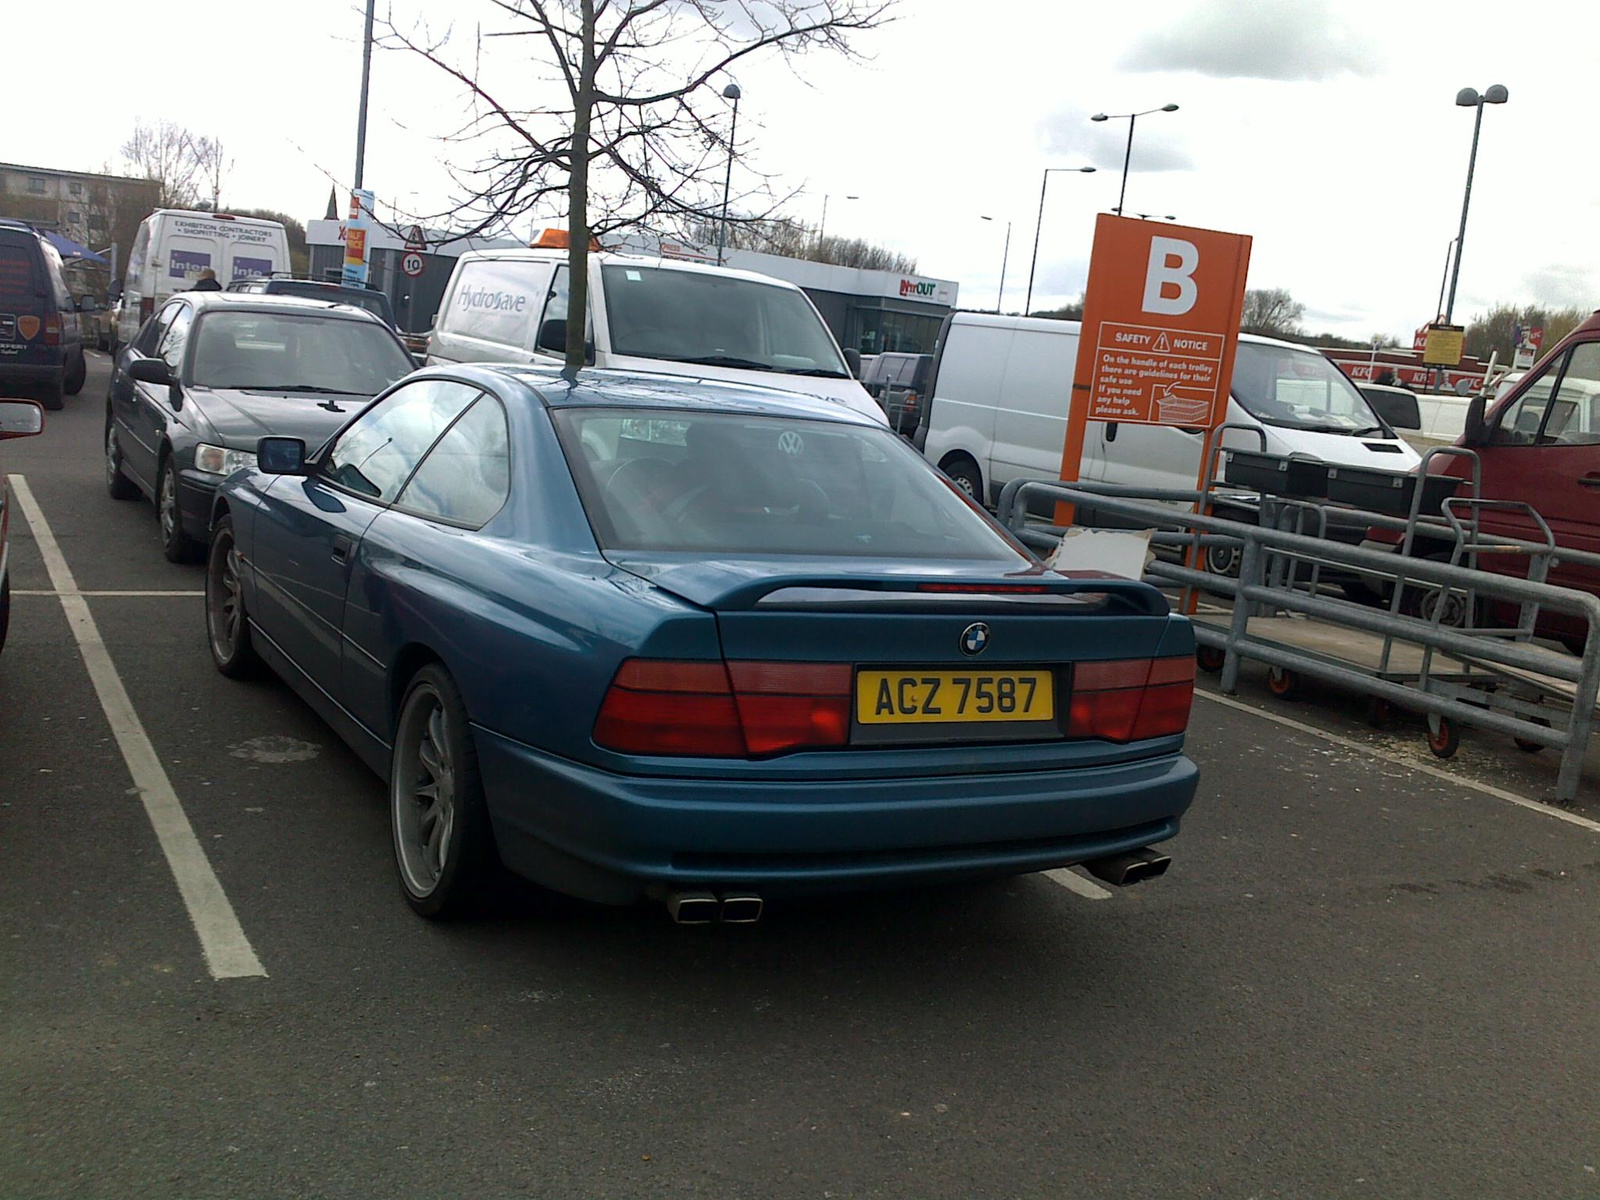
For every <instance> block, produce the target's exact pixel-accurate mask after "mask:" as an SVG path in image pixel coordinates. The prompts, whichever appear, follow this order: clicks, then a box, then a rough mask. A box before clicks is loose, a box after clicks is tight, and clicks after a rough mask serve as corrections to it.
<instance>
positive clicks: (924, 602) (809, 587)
mask: <svg viewBox="0 0 1600 1200" xmlns="http://www.w3.org/2000/svg"><path fill="white" fill-rule="evenodd" d="M713 607H715V608H716V609H717V610H719V611H723V612H726V611H740V610H744V611H748V610H753V609H757V608H762V609H811V610H817V609H841V610H849V611H852V612H860V611H863V610H869V611H870V610H884V609H900V610H906V609H911V610H915V611H918V612H967V611H971V610H972V609H974V608H982V609H984V610H986V611H987V610H993V609H995V608H1004V609H1009V610H1014V611H1021V612H1027V611H1037V612H1045V611H1052V610H1060V609H1062V608H1072V609H1077V610H1080V611H1081V610H1083V609H1086V608H1107V607H1114V608H1117V609H1119V610H1121V611H1122V612H1124V613H1128V614H1130V615H1137V616H1150V617H1160V616H1166V615H1167V614H1168V613H1169V612H1170V611H1171V610H1170V609H1169V608H1168V606H1167V600H1166V597H1165V596H1163V595H1162V594H1161V593H1160V592H1159V591H1157V590H1156V589H1155V588H1153V587H1151V586H1149V585H1148V584H1144V583H1140V582H1138V581H1137V580H1133V579H1123V578H1121V577H1119V576H1113V575H1100V574H1097V573H1085V574H1082V575H1079V576H1077V577H1073V578H1069V577H1067V576H1063V575H1057V576H1054V577H1051V576H1046V575H1040V576H1034V577H1030V578H1028V579H1027V580H1026V581H1002V580H995V581H993V582H992V583H991V582H985V581H973V580H952V579H950V578H948V577H939V576H928V577H925V578H918V577H915V576H911V577H895V578H891V579H841V578H839V577H838V576H837V575H834V576H819V575H792V576H775V577H771V578H768V579H763V580H752V581H750V582H748V583H743V584H738V585H735V586H734V587H731V588H729V589H728V590H727V591H726V592H724V593H722V594H721V595H719V596H718V597H717V598H716V601H715V603H714V605H713Z"/></svg>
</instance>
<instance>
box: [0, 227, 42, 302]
mask: <svg viewBox="0 0 1600 1200" xmlns="http://www.w3.org/2000/svg"><path fill="white" fill-rule="evenodd" d="M35 254H36V251H35V248H34V247H33V246H30V245H28V244H27V243H25V242H23V241H22V240H21V239H20V238H19V237H17V236H16V235H15V234H3V233H0V308H3V307H7V306H11V305H19V304H34V303H37V301H38V295H39V292H38V287H37V285H36V283H35V281H34V266H33V262H34V257H35Z"/></svg>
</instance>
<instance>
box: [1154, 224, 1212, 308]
mask: <svg viewBox="0 0 1600 1200" xmlns="http://www.w3.org/2000/svg"><path fill="white" fill-rule="evenodd" d="M1199 265H1200V250H1199V248H1198V247H1197V246H1196V245H1195V244H1194V243H1193V242H1186V241H1184V240H1183V239H1182V238H1170V237H1153V238H1151V239H1150V263H1149V265H1148V266H1147V267H1146V268H1145V273H1144V303H1143V305H1142V307H1143V309H1144V311H1145V312H1147V313H1163V314H1165V315H1167V316H1171V317H1177V316H1182V315H1183V314H1184V313H1186V312H1188V311H1189V310H1190V309H1191V308H1193V307H1194V302H1195V301H1196V300H1197V299H1199V296H1200V290H1199V289H1198V288H1197V287H1195V283H1194V273H1195V268H1197V267H1198V266H1199ZM1174 289H1176V294H1174Z"/></svg>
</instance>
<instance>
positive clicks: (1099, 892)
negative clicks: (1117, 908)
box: [1042, 867, 1111, 900]
mask: <svg viewBox="0 0 1600 1200" xmlns="http://www.w3.org/2000/svg"><path fill="white" fill-rule="evenodd" d="M1042 874H1043V875H1044V877H1045V878H1046V879H1048V880H1049V881H1050V882H1051V883H1059V884H1060V885H1061V886H1062V887H1064V888H1066V889H1067V891H1069V892H1071V893H1073V895H1075V896H1082V897H1083V898H1084V899H1085V900H1109V899H1111V893H1110V892H1108V891H1107V890H1106V889H1105V888H1103V887H1101V886H1100V885H1099V884H1098V883H1090V882H1089V881H1088V880H1087V879H1085V878H1084V877H1083V876H1082V875H1079V874H1078V873H1077V872H1076V871H1072V870H1068V869H1067V868H1066V867H1057V868H1056V869H1055V870H1054V871H1045V872H1042Z"/></svg>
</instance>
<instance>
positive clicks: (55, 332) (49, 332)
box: [44, 313, 61, 346]
mask: <svg viewBox="0 0 1600 1200" xmlns="http://www.w3.org/2000/svg"><path fill="white" fill-rule="evenodd" d="M44 344H45V345H46V346H59V345H61V314H60V313H46V314H45V317H44Z"/></svg>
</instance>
